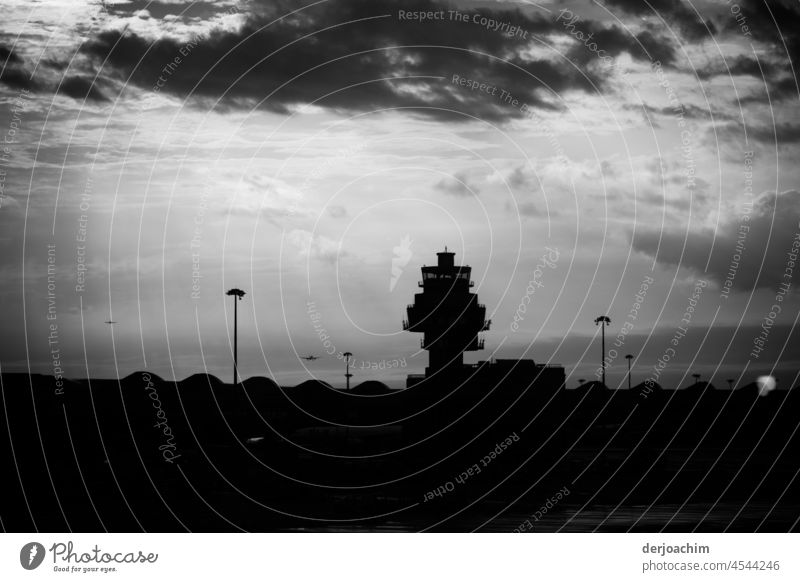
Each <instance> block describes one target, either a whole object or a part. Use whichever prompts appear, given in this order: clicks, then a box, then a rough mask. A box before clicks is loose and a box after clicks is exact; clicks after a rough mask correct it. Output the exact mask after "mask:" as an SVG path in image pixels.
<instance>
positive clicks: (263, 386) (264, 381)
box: [242, 376, 280, 390]
mask: <svg viewBox="0 0 800 582" xmlns="http://www.w3.org/2000/svg"><path fill="white" fill-rule="evenodd" d="M242 386H244V387H245V388H249V389H252V390H274V389H276V388H280V386H278V383H277V382H275V380H273V379H272V378H266V377H264V376H251V377H250V378H248V379H247V380H243V381H242Z"/></svg>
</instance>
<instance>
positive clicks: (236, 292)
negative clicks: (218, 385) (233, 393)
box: [225, 288, 245, 386]
mask: <svg viewBox="0 0 800 582" xmlns="http://www.w3.org/2000/svg"><path fill="white" fill-rule="evenodd" d="M225 295H230V296H232V297H233V385H234V386H238V384H239V373H238V372H237V369H236V368H237V365H238V360H239V338H238V336H239V301H241V300H242V297H244V295H245V293H244V291H242V290H241V289H236V288H233V289H228V291H226V292H225Z"/></svg>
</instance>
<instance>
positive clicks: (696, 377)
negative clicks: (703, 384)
mask: <svg viewBox="0 0 800 582" xmlns="http://www.w3.org/2000/svg"><path fill="white" fill-rule="evenodd" d="M692 378H694V383H695V384H699V383H700V374H692Z"/></svg>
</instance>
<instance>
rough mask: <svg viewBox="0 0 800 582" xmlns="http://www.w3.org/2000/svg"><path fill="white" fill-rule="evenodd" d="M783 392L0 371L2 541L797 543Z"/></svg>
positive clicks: (797, 415) (793, 456) (788, 396)
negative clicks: (685, 538)
mask: <svg viewBox="0 0 800 582" xmlns="http://www.w3.org/2000/svg"><path fill="white" fill-rule="evenodd" d="M799 404H800V403H799V402H798V397H797V393H796V392H794V391H788V392H781V391H774V392H772V393H770V394H768V395H767V396H765V397H760V396H759V395H758V393H757V391H755V390H754V389H752V388H745V389H742V390H736V391H733V392H730V391H721V390H714V389H711V388H700V389H696V390H682V391H662V392H654V393H652V394H650V395H648V396H647V397H646V398H645V397H643V396H642V395H641V394H640V393H638V392H635V393H628V392H623V391H607V390H602V389H600V390H598V389H596V388H593V389H591V390H586V391H578V390H563V389H561V388H557V387H556V388H553V387H547V386H541V385H537V384H536V383H535V382H534V384H533V385H524V384H520V383H519V382H515V383H514V384H513V385H511V384H510V383H505V384H503V383H501V384H499V385H495V384H493V385H481V384H480V383H471V384H467V385H462V386H455V387H454V386H449V387H445V386H426V385H423V386H417V387H414V388H411V389H408V390H404V391H396V392H392V393H387V392H386V391H384V390H381V389H380V387H379V386H378V385H375V386H373V385H370V384H365V385H362V386H361V387H360V388H359V389H356V390H354V391H353V393H344V392H342V391H337V390H333V389H331V388H329V387H327V386H325V385H323V384H322V383H313V382H307V383H305V384H301V385H300V386H296V387H291V388H280V387H278V386H276V385H275V384H274V383H272V382H271V381H269V380H266V379H263V378H253V379H250V380H248V381H246V382H245V383H244V384H243V385H241V386H233V385H230V384H223V383H221V382H219V380H217V379H215V378H213V377H210V376H194V377H192V378H189V379H187V380H184V381H182V382H178V383H175V382H165V381H161V380H160V379H158V378H157V377H154V376H152V377H151V376H149V375H148V374H143V373H137V374H133V375H131V376H128V377H127V378H125V379H123V380H121V381H117V380H92V381H91V382H88V381H80V382H65V384H64V385H63V387H58V386H56V385H55V382H54V380H53V379H52V378H49V377H45V376H31V377H29V376H27V375H15V374H5V375H3V376H2V400H1V401H0V419H1V420H0V423H2V424H3V427H2V429H1V430H0V434H1V435H2V436H0V463H1V465H0V466H2V469H3V471H2V475H3V487H2V492H3V493H2V500H0V519H2V528H3V530H5V531H34V530H39V531H59V532H61V531H213V532H217V531H239V530H245V531H419V530H431V531H473V530H479V531H506V532H510V531H693V530H696V531H715V532H716V531H747V532H752V531H780V532H784V531H797V530H798V529H800V527H799V526H798V519H800V484H799V482H798V471H800V455H798V452H800V446H798V445H799V444H800V436H798V434H797V429H798V426H800V406H799Z"/></svg>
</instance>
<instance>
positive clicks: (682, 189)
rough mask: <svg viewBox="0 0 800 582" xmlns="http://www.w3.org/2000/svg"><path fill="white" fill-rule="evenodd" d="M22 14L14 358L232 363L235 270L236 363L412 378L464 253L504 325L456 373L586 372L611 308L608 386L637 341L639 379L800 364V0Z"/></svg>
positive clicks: (11, 242) (3, 109) (176, 366)
mask: <svg viewBox="0 0 800 582" xmlns="http://www.w3.org/2000/svg"><path fill="white" fill-rule="evenodd" d="M3 12H4V18H3V20H2V23H0V71H1V73H0V136H1V137H0V140H2V143H0V187H2V190H1V191H0V194H2V198H1V199H0V246H1V249H2V252H0V270H1V271H2V278H0V302H1V303H0V304H2V310H0V329H2V330H3V340H2V346H0V363H1V365H2V370H3V371H4V372H10V371H25V370H28V369H30V370H31V371H34V372H41V373H48V374H52V373H53V371H54V367H58V366H61V367H63V369H64V370H65V374H66V375H67V376H69V377H85V376H87V375H92V376H101V377H113V376H116V375H117V374H120V375H127V374H128V373H130V372H133V371H135V370H141V369H148V370H150V371H153V372H155V373H157V374H159V375H161V376H163V377H166V378H173V377H175V378H179V379H180V378H184V377H186V376H188V375H190V374H192V373H195V372H198V371H203V370H204V369H205V370H207V371H208V372H210V373H212V374H215V375H218V376H220V377H221V378H223V379H225V380H229V378H230V375H231V363H230V362H231V352H232V348H231V341H232V340H231V338H232V327H233V303H232V300H231V298H230V297H226V296H225V291H226V290H227V289H229V288H231V287H240V288H242V289H244V290H245V291H246V292H247V295H246V296H245V298H244V300H243V301H242V302H241V303H240V304H239V305H240V310H239V324H240V325H239V340H240V341H239V343H240V350H239V359H240V369H241V372H242V375H243V376H245V377H246V376H250V375H269V376H272V377H274V378H276V379H277V380H278V381H280V382H282V383H284V384H294V383H297V382H299V381H302V380H304V379H307V378H309V377H312V376H316V377H320V378H322V379H326V380H329V381H331V382H333V383H335V384H337V383H341V382H340V380H341V378H340V376H341V374H342V372H343V370H342V368H343V365H342V363H341V361H340V360H338V359H337V357H336V354H337V352H344V351H347V350H349V351H351V352H353V353H354V354H355V361H356V366H357V368H356V370H355V374H356V380H357V381H358V380H363V379H367V378H372V379H378V380H382V381H384V382H387V383H390V384H394V385H402V382H403V380H404V378H405V375H406V374H408V373H409V372H421V371H422V369H423V368H424V366H425V365H426V362H427V355H426V354H425V353H424V352H420V351H419V336H417V335H415V334H411V333H408V332H403V331H402V327H401V322H402V320H403V318H404V317H405V306H406V304H407V303H411V302H412V301H413V294H414V293H415V292H417V291H418V288H417V282H418V280H419V278H420V276H419V268H420V267H421V266H422V265H423V264H433V263H434V262H435V260H436V257H435V254H434V253H435V252H436V251H439V250H441V249H442V248H443V247H444V246H445V245H447V246H448V248H450V249H451V250H454V251H455V252H456V253H457V255H456V260H457V262H460V263H465V264H469V265H471V266H472V267H473V278H474V280H475V283H476V285H475V291H476V292H477V293H479V296H480V300H481V302H482V303H485V304H486V305H487V310H488V312H489V313H490V317H491V319H492V330H491V331H490V332H487V333H486V334H485V339H486V350H485V351H484V352H482V353H477V354H471V356H470V357H469V358H468V361H476V360H478V359H484V358H488V357H492V356H494V357H520V356H523V355H524V356H525V357H532V358H534V359H536V360H537V361H541V362H544V361H551V362H558V363H562V364H564V365H565V367H566V368H567V372H568V374H569V375H570V378H569V380H568V384H569V385H575V384H577V382H578V379H579V378H585V379H593V378H594V374H595V371H596V370H597V367H598V365H599V360H600V356H601V351H600V343H599V336H598V331H599V328H597V327H596V326H595V325H594V323H593V321H594V319H595V317H597V316H598V315H603V314H605V315H608V316H609V317H610V318H611V326H610V327H609V328H608V330H607V340H608V347H609V348H611V349H613V350H614V352H609V355H610V359H611V360H612V361H611V362H610V366H609V371H608V376H609V384H611V385H614V386H616V385H618V384H619V383H620V382H623V381H624V373H625V370H626V367H627V362H626V361H625V359H624V355H625V354H628V353H630V354H633V355H634V356H635V360H634V382H636V381H641V380H643V379H645V378H646V377H647V376H649V375H650V374H652V369H653V366H654V365H656V363H657V361H658V360H659V358H661V359H663V356H664V355H665V354H667V355H668V359H669V360H670V362H669V365H667V366H666V367H665V368H664V370H663V372H662V375H661V377H660V381H661V382H662V383H663V384H664V385H665V386H669V387H673V386H681V385H686V384H689V383H691V382H692V379H691V377H690V375H691V374H692V373H700V374H702V376H703V378H704V379H707V378H712V377H713V379H714V382H715V383H716V384H718V385H720V384H725V380H726V379H728V378H733V379H737V381H740V379H741V382H749V381H752V380H753V379H754V378H755V377H756V376H757V375H758V374H763V373H771V372H772V373H774V374H775V375H776V376H777V377H778V378H779V380H780V381H781V382H782V383H783V385H784V386H787V387H788V386H789V385H793V384H795V383H796V382H797V380H796V374H797V371H798V370H799V369H800V354H799V353H798V347H800V337H799V336H798V332H797V331H795V327H796V323H797V317H798V307H799V306H800V300H799V298H798V293H797V289H798V288H800V269H799V268H795V267H794V266H793V262H792V257H793V256H794V255H793V254H792V251H793V249H796V248H797V246H796V245H797V244H800V242H798V243H796V242H795V241H800V239H797V237H798V236H800V167H798V164H797V161H798V150H800V121H798V120H799V119H800V116H798V112H799V110H800V108H799V107H798V99H799V98H800V88H799V82H798V80H797V77H796V70H795V68H796V66H797V63H798V62H800V60H798V57H800V26H798V25H799V24H800V18H798V17H799V16H800V5H798V4H797V2H793V1H789V0H785V1H779V0H776V1H768V2H763V0H742V1H741V2H739V3H738V4H736V3H733V2H728V1H726V0H713V1H712V0H698V1H691V2H690V1H681V0H650V1H649V2H640V1H631V0H604V1H598V2H594V1H589V0H576V1H570V2H566V3H565V2H559V3H555V2H549V1H545V2H538V3H537V2H510V1H509V2H502V1H496V2H493V1H484V2H466V1H461V2H452V3H443V2H436V1H434V0H404V1H402V2H401V1H393V0H321V1H316V2H312V1H308V2H288V1H284V0H278V1H274V0H269V1H267V0H251V1H240V0H230V1H220V2H182V1H181V0H165V1H162V2H146V1H136V0H134V1H130V2H123V1H107V2H102V1H85V2H77V1H71V0H70V1H67V0H63V1H60V2H59V1H55V0H53V1H47V0H42V1H37V2H31V1H30V0H25V1H22V0H18V1H15V0H7V1H6V2H4V9H3ZM793 244H794V245H795V246H793ZM542 256H550V257H551V258H553V257H555V256H557V259H556V260H554V261H551V262H550V264H549V265H545V266H544V267H542V264H543V263H542V260H541V257H542ZM537 265H539V267H538V270H537ZM48 269H49V272H48ZM531 281H536V282H537V284H530V282H531ZM787 286H788V287H787ZM693 295H694V299H692V296H693ZM520 305H523V306H524V307H522V309H524V313H523V312H522V311H521V308H520ZM107 320H113V321H116V322H117V323H116V324H113V325H109V324H106V323H104V322H105V321H107ZM512 324H515V325H512ZM626 324H627V325H626ZM679 328H683V329H684V330H685V335H684V332H680V333H679V334H678V335H679V337H677V339H675V338H676V333H678V332H679ZM321 335H322V337H320V336H321ZM326 338H327V341H326ZM672 340H675V341H674V342H673V341H672ZM615 342H616V343H615ZM670 348H673V349H672V350H671V351H669V352H668V350H670ZM55 350H58V351H55ZM326 352H333V354H332V355H328V354H327V353H326ZM307 354H316V355H317V356H320V358H321V359H320V360H317V361H315V362H306V361H304V360H300V359H299V358H298V356H299V355H300V356H302V355H307ZM612 355H613V356H614V357H611V356H612ZM54 358H55V359H56V361H55V362H54ZM362 367H365V368H379V369H369V370H367V369H364V370H362V369H360V368H362ZM381 368H386V369H381ZM687 378H688V379H687Z"/></svg>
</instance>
